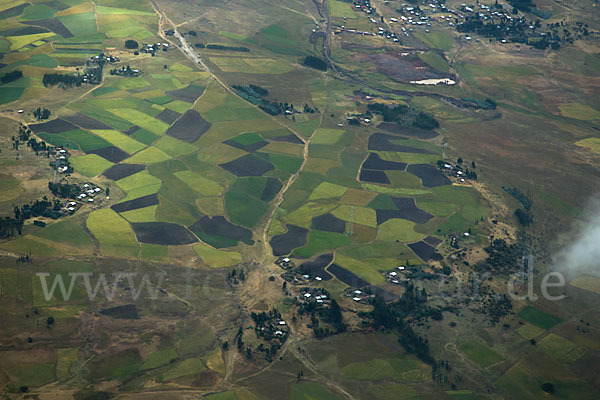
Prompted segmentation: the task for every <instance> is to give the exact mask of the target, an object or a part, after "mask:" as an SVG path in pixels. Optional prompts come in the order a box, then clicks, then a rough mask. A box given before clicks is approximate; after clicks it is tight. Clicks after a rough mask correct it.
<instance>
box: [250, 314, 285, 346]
mask: <svg viewBox="0 0 600 400" xmlns="http://www.w3.org/2000/svg"><path fill="white" fill-rule="evenodd" d="M255 331H256V334H257V336H260V337H262V338H263V339H265V340H271V338H273V337H275V338H277V339H279V340H280V342H281V343H284V342H285V339H286V338H287V336H288V334H289V332H290V330H289V327H288V326H287V323H286V322H285V321H284V320H283V319H280V318H274V319H270V320H268V321H265V322H263V323H262V324H261V326H257V327H256V330H255Z"/></svg>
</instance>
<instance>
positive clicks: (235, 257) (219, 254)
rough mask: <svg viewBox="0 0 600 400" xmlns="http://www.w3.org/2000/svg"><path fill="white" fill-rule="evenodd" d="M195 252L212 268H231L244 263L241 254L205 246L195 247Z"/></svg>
mask: <svg viewBox="0 0 600 400" xmlns="http://www.w3.org/2000/svg"><path fill="white" fill-rule="evenodd" d="M194 251H195V252H196V254H198V257H200V258H201V259H202V262H203V263H204V264H206V265H207V266H209V267H210V268H223V267H230V266H232V265H237V264H239V263H240V262H241V261H242V256H241V255H240V254H239V253H236V252H232V251H223V250H215V249H213V248H211V247H208V246H206V245H203V244H197V245H196V246H194Z"/></svg>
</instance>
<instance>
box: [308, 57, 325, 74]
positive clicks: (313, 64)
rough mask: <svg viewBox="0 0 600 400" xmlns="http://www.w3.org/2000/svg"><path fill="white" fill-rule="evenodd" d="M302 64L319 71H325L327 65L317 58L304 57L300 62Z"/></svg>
mask: <svg viewBox="0 0 600 400" xmlns="http://www.w3.org/2000/svg"><path fill="white" fill-rule="evenodd" d="M302 64H303V65H305V66H307V67H310V68H314V69H318V70H319V71H327V63H326V62H325V61H324V60H322V59H320V58H319V57H315V56H306V57H304V59H303V60H302Z"/></svg>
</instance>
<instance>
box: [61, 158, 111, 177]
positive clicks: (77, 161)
mask: <svg viewBox="0 0 600 400" xmlns="http://www.w3.org/2000/svg"><path fill="white" fill-rule="evenodd" d="M69 161H71V165H72V166H73V169H75V171H77V172H79V173H80V174H82V175H85V176H87V177H90V178H91V177H93V176H96V175H98V174H100V173H101V172H102V171H105V170H107V169H108V168H110V167H111V166H112V165H113V163H111V162H110V161H108V160H106V159H104V158H102V157H100V156H99V155H97V154H86V155H85V156H77V157H72V158H71V159H70V160H69Z"/></svg>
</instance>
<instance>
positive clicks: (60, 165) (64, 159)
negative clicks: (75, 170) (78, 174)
mask: <svg viewBox="0 0 600 400" xmlns="http://www.w3.org/2000/svg"><path fill="white" fill-rule="evenodd" d="M54 157H55V159H56V161H55V162H54V163H55V168H56V172H57V173H59V174H66V173H69V172H70V171H71V166H70V165H69V152H68V151H67V150H65V149H63V148H62V147H57V148H55V149H54Z"/></svg>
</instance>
